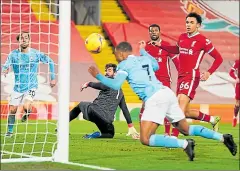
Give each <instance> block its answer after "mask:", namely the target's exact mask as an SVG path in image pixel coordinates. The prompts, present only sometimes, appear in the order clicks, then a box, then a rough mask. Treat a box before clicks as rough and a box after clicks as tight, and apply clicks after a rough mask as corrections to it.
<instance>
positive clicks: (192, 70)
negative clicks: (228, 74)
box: [177, 32, 221, 77]
mask: <svg viewBox="0 0 240 171" xmlns="http://www.w3.org/2000/svg"><path fill="white" fill-rule="evenodd" d="M177 46H178V47H179V76H184V75H188V74H190V75H191V76H192V77H200V71H199V66H200V63H201V61H202V59H203V56H204V54H205V53H211V52H212V51H213V50H214V47H213V45H212V42H211V41H210V40H209V39H207V38H205V37H204V36H203V35H202V34H200V33H199V32H198V33H196V34H194V35H191V36H189V35H188V34H187V33H183V34H181V35H180V37H179V40H178V43H177ZM220 64H221V63H220ZM220 64H219V65H220ZM217 67H218V66H217Z"/></svg>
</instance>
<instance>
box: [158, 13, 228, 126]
mask: <svg viewBox="0 0 240 171" xmlns="http://www.w3.org/2000/svg"><path fill="white" fill-rule="evenodd" d="M201 23H202V18H201V16H200V15H198V14H197V13H189V14H188V15H187V17H186V30H187V33H183V34H181V35H180V37H179V40H178V42H177V46H165V45H164V44H159V45H160V46H161V48H162V49H165V50H166V51H168V52H169V53H173V54H179V71H178V83H177V95H178V101H179V105H180V107H181V109H182V110H183V111H184V113H185V115H186V117H187V118H191V119H195V120H201V121H205V122H210V123H211V124H212V126H213V130H214V131H217V130H218V123H219V121H220V119H221V118H220V117H218V116H210V115H208V114H205V113H202V112H200V111H197V110H190V109H189V104H190V101H191V100H193V99H194V96H195V94H196V89H197V87H198V85H199V82H200V80H201V81H206V80H207V79H208V78H209V76H210V75H211V74H212V73H213V72H214V71H215V70H216V69H217V68H218V67H219V66H220V65H221V63H222V61H223V59H222V57H221V55H220V54H219V52H218V51H217V50H216V49H215V48H214V46H213V45H212V42H211V41H210V40H209V39H207V38H206V37H204V36H203V35H202V34H200V33H199V32H198V28H200V26H201ZM205 53H208V54H209V55H211V56H212V57H213V58H214V59H215V60H214V62H213V64H212V66H211V68H210V69H209V70H208V71H204V72H202V73H200V70H199V66H200V63H201V61H202V59H203V56H204V54H205Z"/></svg>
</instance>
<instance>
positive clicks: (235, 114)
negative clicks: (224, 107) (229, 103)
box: [234, 105, 239, 118]
mask: <svg viewBox="0 0 240 171" xmlns="http://www.w3.org/2000/svg"><path fill="white" fill-rule="evenodd" d="M238 112H239V106H237V105H235V107H234V117H235V118H236V117H237V116H238Z"/></svg>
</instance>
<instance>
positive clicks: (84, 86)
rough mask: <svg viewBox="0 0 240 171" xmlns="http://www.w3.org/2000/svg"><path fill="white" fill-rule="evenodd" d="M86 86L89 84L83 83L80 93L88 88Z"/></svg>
mask: <svg viewBox="0 0 240 171" xmlns="http://www.w3.org/2000/svg"><path fill="white" fill-rule="evenodd" d="M88 84H89V82H86V83H84V84H83V85H82V87H81V90H80V91H83V89H85V88H87V87H88Z"/></svg>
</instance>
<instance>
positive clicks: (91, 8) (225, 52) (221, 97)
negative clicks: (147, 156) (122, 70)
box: [1, 0, 239, 122]
mask: <svg viewBox="0 0 240 171" xmlns="http://www.w3.org/2000/svg"><path fill="white" fill-rule="evenodd" d="M3 2H4V3H2V5H1V7H2V14H1V20H2V27H1V31H2V36H1V42H2V44H1V64H3V63H4V62H5V60H6V57H7V54H8V53H9V52H10V51H11V50H13V49H14V48H17V46H18V45H17V42H16V40H15V37H16V35H17V34H18V33H19V32H20V30H27V31H29V32H30V33H31V36H32V45H31V46H32V47H35V48H37V49H39V50H41V51H43V52H45V53H47V54H48V55H49V56H50V57H51V58H53V60H54V61H55V63H56V65H57V61H58V59H57V58H58V49H59V47H58V3H59V1H58V0H12V3H9V2H8V3H7V1H6V2H5V1H3ZM238 7H239V1H237V0H236V1H234V0H231V1H203V0H192V1H190V0H138V1H137V0H72V11H71V19H72V23H71V83H70V85H71V89H70V91H71V92H70V93H71V96H70V99H71V102H70V106H72V105H73V104H75V103H76V102H78V101H92V100H93V99H94V98H95V97H96V96H97V95H98V91H95V90H92V89H90V88H89V89H87V90H85V91H83V92H81V93H80V86H81V85H82V84H83V83H85V82H87V81H96V80H94V79H93V78H92V77H91V76H90V75H89V74H88V72H87V69H88V67H89V66H90V65H96V66H97V67H98V68H99V70H100V71H101V72H104V66H105V64H107V63H116V61H115V57H114V54H113V50H114V46H115V45H116V44H118V43H119V42H121V41H128V42H130V43H131V44H132V45H133V47H134V53H135V54H138V42H139V41H140V40H145V41H148V40H149V34H148V27H149V25H150V24H153V23H155V24H158V25H160V27H161V34H162V36H161V39H162V40H165V41H168V42H169V43H171V44H175V43H176V41H177V39H178V37H179V35H180V34H181V33H184V32H185V17H186V15H187V14H188V13H189V12H197V13H198V14H200V15H201V16H202V18H203V23H202V27H201V29H200V32H201V33H202V34H203V35H205V36H206V37H207V38H209V39H210V40H211V41H212V42H213V44H214V46H215V48H217V49H218V51H219V52H220V53H221V55H222V57H223V58H224V62H223V64H222V65H221V67H220V68H219V69H218V70H217V72H216V73H217V74H213V75H212V76H211V78H210V79H209V80H208V81H206V82H204V83H201V84H200V86H199V88H198V89H197V95H196V98H195V99H194V100H193V102H192V106H193V107H194V108H196V109H201V110H202V111H203V112H210V113H211V114H213V115H214V114H216V115H220V116H224V118H223V122H231V119H232V112H233V106H234V103H235V100H234V97H235V88H234V84H233V83H231V78H230V76H229V75H228V72H229V70H230V68H231V66H232V64H233V62H234V60H236V59H238V58H239V8H238ZM91 33H100V34H102V35H103V36H104V37H105V38H106V40H107V46H106V47H105V48H104V50H103V51H102V52H101V53H100V54H91V53H89V52H88V51H87V50H86V48H85V45H84V41H85V38H86V37H87V36H88V35H89V34H91ZM60 48H61V47H60ZM212 62H213V59H212V58H211V57H210V56H208V55H205V57H204V60H203V62H202V64H201V70H207V69H208V68H209V67H210V65H211V64H212ZM56 68H57V67H56ZM40 70H42V71H44V72H45V74H43V73H42V72H41V73H42V74H40V76H39V82H40V90H39V91H40V92H41V93H39V95H38V96H37V100H40V101H44V102H48V103H47V104H48V105H49V104H50V106H51V107H49V106H48V107H46V104H45V103H42V105H39V106H38V107H37V108H36V110H38V111H42V113H46V110H48V111H47V113H49V115H51V117H52V118H53V119H54V116H52V113H55V112H56V110H57V109H56V107H55V105H53V104H54V102H55V101H57V88H54V89H50V88H49V86H48V85H47V82H48V81H47V80H48V79H47V78H48V76H47V74H46V73H47V72H46V71H48V67H47V66H42V67H41V68H40ZM171 72H172V73H171V74H172V80H173V83H172V89H173V90H174V91H175V90H176V81H177V71H176V69H175V67H174V65H172V63H171ZM219 75H220V76H221V77H219ZM12 83H13V74H12V75H11V73H10V74H9V75H8V77H7V78H3V77H2V80H1V92H2V93H1V107H2V110H1V113H6V112H7V111H6V110H7V105H6V104H7V102H6V100H7V99H8V97H9V94H10V93H11V90H12ZM46 85H47V86H46ZM123 91H124V94H125V98H126V101H127V103H128V107H129V109H130V111H131V115H132V117H133V120H137V119H138V112H139V107H140V106H141V101H140V100H139V98H138V97H137V96H136V95H135V94H134V93H133V91H132V90H131V88H130V87H129V85H128V84H127V83H125V84H124V85H123ZM49 108H50V109H51V111H49V110H50V109H49ZM42 117H43V118H44V117H46V115H44V114H43V115H42ZM80 119H81V117H80ZM116 120H122V114H121V112H120V111H119V110H118V111H117V115H116Z"/></svg>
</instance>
